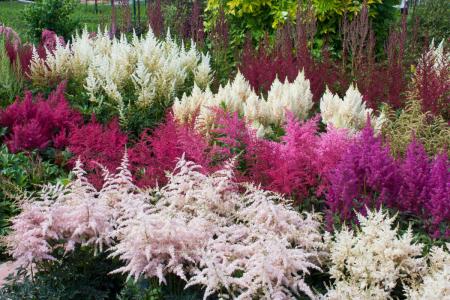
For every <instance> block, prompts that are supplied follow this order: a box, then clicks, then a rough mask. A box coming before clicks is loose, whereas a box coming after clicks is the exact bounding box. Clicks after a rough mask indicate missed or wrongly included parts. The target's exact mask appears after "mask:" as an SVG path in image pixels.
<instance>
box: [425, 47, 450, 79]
mask: <svg viewBox="0 0 450 300" xmlns="http://www.w3.org/2000/svg"><path fill="white" fill-rule="evenodd" d="M444 41H445V40H444V39H443V40H442V41H441V42H440V43H439V44H438V45H437V46H435V42H434V39H432V40H431V44H430V47H429V48H428V52H427V53H426V54H425V55H424V56H423V57H422V58H421V59H420V60H419V67H420V65H421V64H423V63H424V62H423V60H424V58H426V59H428V60H431V61H432V62H433V64H434V65H433V67H434V70H435V72H436V73H440V72H441V71H442V69H443V68H448V64H449V61H450V53H449V52H445V51H444Z"/></svg>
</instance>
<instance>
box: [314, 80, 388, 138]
mask: <svg viewBox="0 0 450 300" xmlns="http://www.w3.org/2000/svg"><path fill="white" fill-rule="evenodd" d="M320 113H321V115H322V120H323V122H324V123H325V124H327V125H333V127H334V128H347V129H350V130H353V131H357V130H360V129H362V128H363V127H364V126H365V124H366V122H367V118H368V117H369V118H371V120H372V124H375V128H378V129H379V128H380V127H381V124H382V122H383V121H384V119H383V117H380V118H378V119H377V118H375V117H374V116H373V114H372V109H371V108H366V104H365V102H364V101H363V98H362V95H361V93H360V92H359V91H358V89H357V88H356V87H355V86H354V85H350V87H349V88H348V90H347V92H346V93H345V96H344V98H343V99H341V98H340V97H339V96H338V95H334V94H333V93H331V92H330V90H329V89H328V88H327V89H326V91H325V94H324V95H323V97H322V99H321V100H320Z"/></svg>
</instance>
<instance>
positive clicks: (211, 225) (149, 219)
mask: <svg viewBox="0 0 450 300" xmlns="http://www.w3.org/2000/svg"><path fill="white" fill-rule="evenodd" d="M233 165H234V162H232V161H231V162H229V163H228V164H227V165H226V167H225V168H224V169H223V170H220V171H217V172H215V173H213V174H211V175H205V174H204V173H203V172H202V170H201V167H200V166H199V165H196V164H194V163H192V162H187V161H185V160H184V158H182V159H181V160H180V161H179V162H178V164H177V166H176V168H175V171H174V173H172V174H170V175H168V184H167V185H166V186H164V187H162V188H159V189H156V191H155V195H156V196H155V199H153V200H151V199H150V198H148V200H149V201H144V202H143V203H142V205H139V207H140V209H136V205H134V206H133V207H131V208H130V209H131V210H132V211H133V213H132V214H130V215H129V216H131V215H133V216H132V217H123V218H121V219H120V220H119V225H118V228H117V230H116V232H117V234H116V236H117V238H118V242H117V244H116V245H115V246H114V247H113V248H112V250H113V252H112V254H111V256H114V257H119V259H120V260H122V261H123V262H124V263H125V265H124V266H123V267H122V268H119V269H118V270H116V271H114V272H123V273H129V276H131V277H134V278H138V277H140V276H144V277H158V278H159V280H160V281H162V282H164V281H165V276H166V275H167V274H168V273H174V274H176V275H178V276H179V277H180V278H183V279H184V280H186V281H187V282H188V285H196V284H200V285H204V286H206V293H205V299H206V297H208V295H210V294H214V293H220V292H224V291H226V292H227V293H228V294H230V295H232V296H233V297H239V298H238V299H248V298H249V297H260V298H261V297H262V298H265V299H274V298H273V297H275V296H276V297H278V298H279V299H282V298H283V297H284V298H287V297H289V296H291V295H293V294H295V293H296V292H298V291H302V292H304V293H306V294H308V295H312V292H311V290H310V289H309V288H308V286H307V285H306V283H305V282H304V276H305V274H307V273H308V272H309V270H310V269H312V268H318V260H319V259H320V253H321V249H323V244H322V242H321V237H320V232H319V225H320V223H319V222H318V221H317V219H316V218H317V216H315V215H313V214H311V215H309V214H307V215H306V217H304V216H302V215H301V214H298V213H296V212H294V211H293V210H291V208H290V206H289V205H288V203H286V202H285V200H284V199H282V198H281V197H279V196H277V195H273V194H271V193H270V192H263V191H261V190H259V189H257V188H255V187H253V186H249V185H242V184H238V183H236V182H235V181H234V178H233V168H232V166H233ZM152 203H154V204H152ZM263 210H269V211H263ZM236 272H240V273H242V274H243V276H241V277H237V276H236Z"/></svg>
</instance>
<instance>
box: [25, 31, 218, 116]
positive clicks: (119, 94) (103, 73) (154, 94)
mask: <svg viewBox="0 0 450 300" xmlns="http://www.w3.org/2000/svg"><path fill="white" fill-rule="evenodd" d="M209 61H210V58H209V56H208V55H207V54H206V55H203V54H200V53H199V52H198V51H197V49H196V48H195V44H194V43H192V44H191V47H190V48H189V49H186V48H185V47H184V45H181V46H179V45H178V44H177V43H176V42H175V41H174V40H173V39H172V38H171V37H170V34H168V36H167V37H166V38H165V39H163V40H162V41H159V40H158V39H157V38H156V37H155V35H154V34H153V32H152V31H151V30H149V32H148V33H147V34H146V35H145V36H143V37H138V36H137V35H136V34H134V35H133V38H132V40H131V41H128V40H127V38H126V36H125V35H121V36H120V37H119V38H112V39H111V38H110V36H109V31H108V30H107V28H105V30H100V29H99V30H98V32H97V34H96V35H95V36H94V37H92V36H90V35H89V33H88V31H87V29H86V28H85V29H84V30H83V32H82V33H81V34H76V35H75V36H74V37H73V38H72V41H71V43H68V44H67V45H66V46H63V45H61V44H60V43H59V41H58V40H57V45H56V49H55V50H54V51H48V50H47V51H46V55H45V57H44V58H40V57H39V55H37V51H36V50H33V57H32V60H31V66H30V78H31V80H32V81H33V83H34V84H35V85H38V86H47V84H48V82H49V81H55V80H61V79H69V80H72V81H74V82H76V83H78V84H79V85H80V86H82V87H84V88H85V91H86V92H87V94H88V95H89V97H90V99H91V101H92V102H94V103H97V104H98V105H100V104H102V103H103V101H102V100H103V98H104V99H105V101H110V102H111V103H110V104H112V106H113V107H115V108H117V110H118V111H119V112H121V114H122V115H124V111H125V110H126V109H128V104H127V105H125V104H124V103H130V105H134V104H135V103H136V104H137V105H140V106H146V105H148V104H149V103H154V102H155V101H156V100H158V101H160V102H161V103H163V104H164V105H169V104H171V102H172V101H173V98H174V96H175V95H176V94H178V93H179V92H180V91H182V90H188V91H190V89H191V88H192V85H190V84H189V85H187V82H190V81H188V79H193V80H192V81H194V82H196V83H197V85H198V86H200V87H202V88H206V87H207V86H208V84H209V82H210V81H211V77H212V72H211V68H210V65H209ZM133 88H134V89H133ZM130 90H131V91H130ZM98 98H101V99H98Z"/></svg>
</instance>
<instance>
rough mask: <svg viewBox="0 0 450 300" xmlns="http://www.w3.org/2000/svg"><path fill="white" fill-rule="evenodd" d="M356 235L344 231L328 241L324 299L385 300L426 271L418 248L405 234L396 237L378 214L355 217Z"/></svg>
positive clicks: (388, 222) (389, 221)
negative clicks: (327, 280)
mask: <svg viewBox="0 0 450 300" xmlns="http://www.w3.org/2000/svg"><path fill="white" fill-rule="evenodd" d="M358 220H359V223H360V228H359V230H358V231H357V232H354V231H353V230H349V229H348V228H347V227H344V228H343V229H342V230H341V231H340V232H339V233H336V234H335V236H334V237H333V239H332V240H330V245H329V247H330V248H329V251H330V265H331V266H330V271H329V273H330V275H331V277H332V278H333V279H334V280H335V282H334V284H333V286H332V287H331V288H330V289H329V290H328V292H327V294H326V295H325V296H324V297H323V298H324V299H330V300H331V299H380V300H381V299H389V298H390V297H391V292H392V291H393V290H394V288H395V287H396V285H397V284H398V283H400V282H401V283H402V284H403V285H406V286H408V285H409V284H411V283H412V282H415V281H416V280H417V279H418V278H420V276H421V274H422V272H423V269H424V268H425V267H426V262H425V260H424V259H423V258H422V257H420V256H421V254H422V245H421V244H414V243H413V239H414V237H413V233H412V231H411V230H408V231H407V232H406V233H405V234H403V235H402V236H399V233H398V228H395V229H392V226H393V223H394V220H395V217H394V218H389V217H388V216H387V215H386V214H385V213H383V212H382V211H381V210H380V211H378V212H370V211H369V212H368V214H367V216H366V217H364V216H362V215H358Z"/></svg>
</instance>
